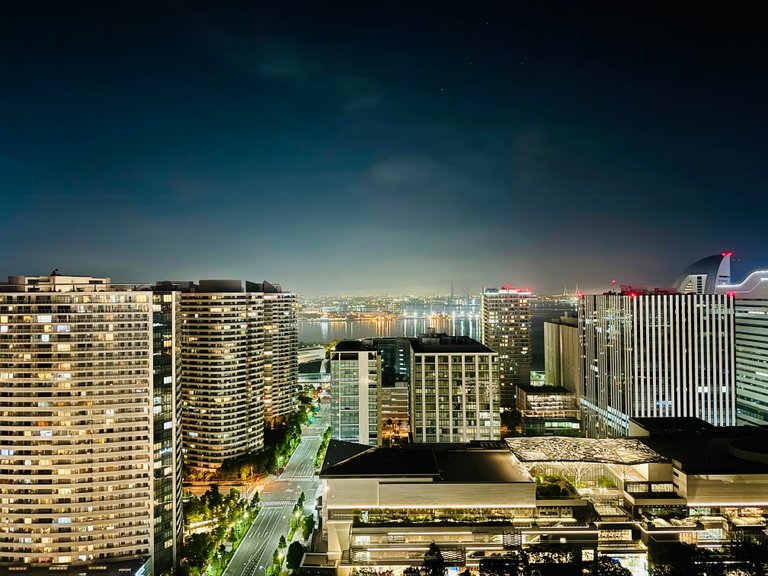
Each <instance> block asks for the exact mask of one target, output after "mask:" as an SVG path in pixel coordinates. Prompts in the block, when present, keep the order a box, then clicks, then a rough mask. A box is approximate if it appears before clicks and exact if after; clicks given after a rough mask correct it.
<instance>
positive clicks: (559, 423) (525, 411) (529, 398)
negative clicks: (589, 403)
mask: <svg viewBox="0 0 768 576" xmlns="http://www.w3.org/2000/svg"><path fill="white" fill-rule="evenodd" d="M517 409H518V410H519V411H520V415H521V416H522V418H523V433H524V434H525V435H526V436H580V435H581V426H580V423H579V419H580V416H581V412H580V410H579V405H578V403H577V401H576V395H575V394H574V393H573V392H572V391H570V390H568V389H567V388H563V387H562V386H534V385H532V384H529V385H528V386H518V387H517Z"/></svg>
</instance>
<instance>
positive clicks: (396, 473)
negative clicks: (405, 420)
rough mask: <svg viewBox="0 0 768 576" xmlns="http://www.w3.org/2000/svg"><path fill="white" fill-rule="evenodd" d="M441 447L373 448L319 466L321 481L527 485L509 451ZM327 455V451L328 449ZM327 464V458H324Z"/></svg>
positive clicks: (527, 479)
mask: <svg viewBox="0 0 768 576" xmlns="http://www.w3.org/2000/svg"><path fill="white" fill-rule="evenodd" d="M498 448H499V446H494V447H492V448H491V449H484V448H480V447H478V446H476V445H462V444H445V445H442V446H441V445H437V444H433V445H429V446H410V447H405V448H373V449H370V450H368V451H365V452H362V453H358V454H357V455H354V456H352V457H350V458H347V459H346V460H343V461H340V462H338V463H337V464H335V465H328V466H326V465H325V464H324V465H323V471H322V472H321V473H320V475H321V476H322V477H324V478H344V477H351V478H361V477H413V478H424V477H431V478H432V479H433V481H435V482H466V483H482V482H489V483H506V482H529V481H530V479H529V478H528V476H527V475H526V474H525V473H524V472H523V471H522V470H521V469H520V468H519V467H518V466H517V465H516V463H515V462H514V460H513V459H512V457H511V455H510V453H509V450H508V449H503V450H499V449H498ZM328 451H329V453H330V452H331V447H330V446H329V448H328ZM326 461H328V457H326Z"/></svg>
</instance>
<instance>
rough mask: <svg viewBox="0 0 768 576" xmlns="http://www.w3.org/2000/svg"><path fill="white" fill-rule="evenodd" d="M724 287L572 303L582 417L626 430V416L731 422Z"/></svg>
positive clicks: (606, 429)
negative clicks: (579, 351) (579, 357)
mask: <svg viewBox="0 0 768 576" xmlns="http://www.w3.org/2000/svg"><path fill="white" fill-rule="evenodd" d="M733 304H734V303H733V298H732V297H730V296H728V295H727V294H721V295H718V294H698V293H695V292H692V293H688V294H681V293H677V292H675V291H673V290H655V291H648V290H635V289H632V288H631V287H622V291H621V292H618V293H607V294H603V295H587V296H584V297H582V298H581V300H580V302H579V333H580V338H581V348H582V361H581V376H582V378H583V383H582V386H583V387H582V390H581V394H580V404H581V408H582V416H583V424H584V427H585V430H586V433H587V435H589V436H592V437H600V438H604V437H614V436H626V435H627V433H628V430H629V419H630V418H634V417H686V416H693V417H697V418H701V419H703V420H705V421H707V422H710V423H712V424H715V425H719V426H728V425H732V424H733V423H734V422H735V381H734V355H733V328H734V305H733Z"/></svg>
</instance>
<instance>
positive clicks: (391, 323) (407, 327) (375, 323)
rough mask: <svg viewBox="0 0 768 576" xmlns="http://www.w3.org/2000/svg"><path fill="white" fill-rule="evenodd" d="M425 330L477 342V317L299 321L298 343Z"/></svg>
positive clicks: (382, 336)
mask: <svg viewBox="0 0 768 576" xmlns="http://www.w3.org/2000/svg"><path fill="white" fill-rule="evenodd" d="M428 328H434V329H435V330H436V331H437V332H445V333H446V334H452V335H454V334H455V335H458V336H469V337H470V338H475V339H477V340H479V339H480V318H479V317H473V318H466V317H465V318H458V317H445V316H432V317H424V318H392V319H381V320H338V321H331V322H324V321H319V320H300V321H299V340H300V341H301V342H304V343H307V344H309V343H320V344H329V343H331V342H334V341H336V340H356V339H358V338H373V337H379V338H386V337H395V336H406V337H411V338H413V337H416V336H419V335H421V334H424V333H425V332H426V331H427V329H428Z"/></svg>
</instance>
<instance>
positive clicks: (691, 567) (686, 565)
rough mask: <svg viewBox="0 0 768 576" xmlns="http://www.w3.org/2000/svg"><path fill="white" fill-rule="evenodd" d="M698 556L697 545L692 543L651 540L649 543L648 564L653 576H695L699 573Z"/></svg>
mask: <svg viewBox="0 0 768 576" xmlns="http://www.w3.org/2000/svg"><path fill="white" fill-rule="evenodd" d="M696 556H697V552H696V546H693V545H692V544H685V543H683V542H657V541H656V540H651V541H650V542H649V545H648V564H649V565H650V568H651V574H652V575H653V576H694V575H696V574H699V573H700V571H699V570H698V566H697V565H696Z"/></svg>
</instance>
